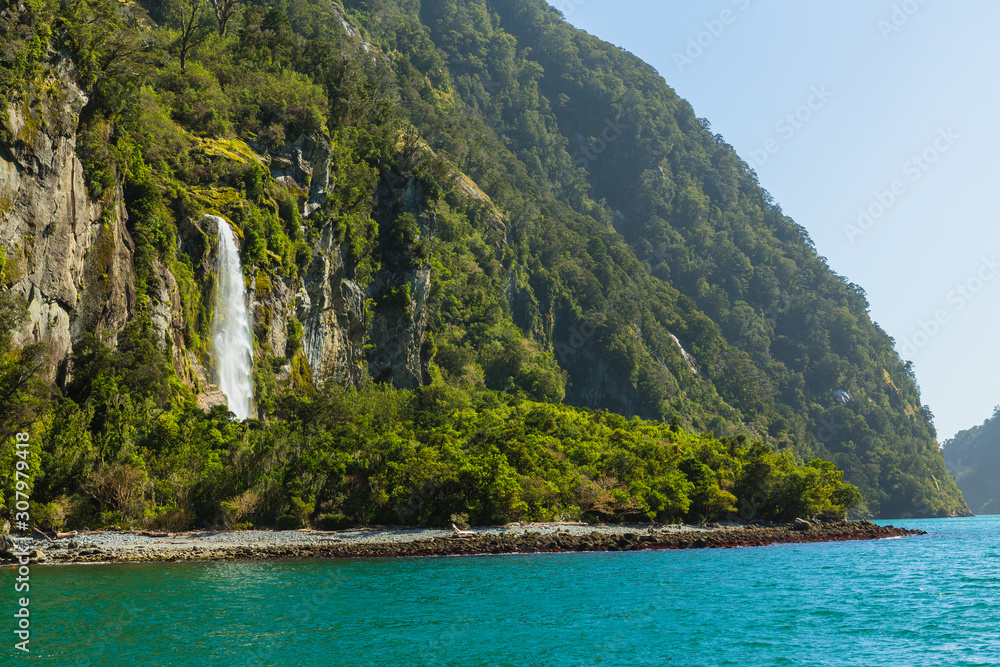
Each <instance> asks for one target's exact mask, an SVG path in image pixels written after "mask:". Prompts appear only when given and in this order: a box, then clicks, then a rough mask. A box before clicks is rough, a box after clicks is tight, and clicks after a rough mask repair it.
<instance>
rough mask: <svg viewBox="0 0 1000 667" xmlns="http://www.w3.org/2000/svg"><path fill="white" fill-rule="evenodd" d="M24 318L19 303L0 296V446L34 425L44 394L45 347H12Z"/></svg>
mask: <svg viewBox="0 0 1000 667" xmlns="http://www.w3.org/2000/svg"><path fill="white" fill-rule="evenodd" d="M0 272H2V265H0ZM24 315H25V307H24V303H23V302H22V301H21V300H19V299H15V298H14V297H12V296H11V295H10V293H9V292H5V293H0V442H7V441H8V439H9V438H11V437H12V436H13V435H14V433H16V432H18V431H20V430H21V429H23V428H25V427H27V426H28V425H29V424H30V423H31V422H33V421H34V417H35V414H36V412H37V410H38V409H39V408H40V406H41V399H40V398H39V397H40V396H42V395H43V393H44V392H43V391H42V389H41V387H40V386H38V385H39V384H40V379H39V372H40V371H41V370H42V368H43V367H44V366H45V363H46V361H47V355H46V353H45V352H46V350H45V345H44V344H43V343H34V344H31V345H25V346H23V347H18V346H16V345H15V344H14V332H15V331H16V330H17V328H18V327H19V326H20V324H21V323H22V322H23V321H24Z"/></svg>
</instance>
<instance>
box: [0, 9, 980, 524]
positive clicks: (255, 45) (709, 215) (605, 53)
mask: <svg viewBox="0 0 1000 667" xmlns="http://www.w3.org/2000/svg"><path fill="white" fill-rule="evenodd" d="M213 7H214V11H213ZM220 12H221V13H220ZM226 12H229V13H228V14H227V13H226ZM0 31H2V32H3V34H4V35H9V36H11V40H9V42H8V45H7V46H6V47H5V51H4V53H3V55H2V61H0V62H2V76H3V84H4V85H3V91H5V92H4V97H3V99H0V103H2V106H5V107H6V108H7V110H8V113H7V116H6V117H4V116H2V114H0V125H2V129H0V213H2V219H0V238H2V241H3V245H4V248H5V250H6V256H5V258H4V264H3V285H4V294H5V298H6V299H8V307H9V308H11V309H14V308H15V306H14V305H13V304H14V303H15V302H16V303H17V304H18V307H21V308H23V309H24V312H25V314H26V315H25V318H24V319H23V320H22V321H21V323H20V324H19V325H17V326H16V327H14V329H13V339H12V342H11V349H12V350H16V349H18V348H19V347H23V346H25V345H31V344H36V345H38V346H39V349H41V348H42V347H44V348H45V349H46V350H47V351H48V357H47V360H46V362H45V368H43V369H41V371H42V372H41V374H40V377H42V378H43V379H44V380H46V381H48V382H50V383H51V386H52V387H53V391H55V393H56V394H57V395H58V397H57V398H54V399H51V400H52V401H55V402H50V403H45V404H44V405H42V404H37V405H34V404H33V405H34V407H33V408H32V409H33V410H35V413H36V414H37V415H38V422H37V425H36V428H37V429H38V430H39V437H40V439H41V440H42V441H44V442H45V448H46V449H45V454H44V460H45V466H46V467H45V474H44V475H43V476H42V478H41V479H40V480H39V482H38V484H39V487H38V488H39V492H40V493H42V494H44V497H45V498H46V500H48V501H51V506H50V510H51V512H52V513H54V514H56V515H58V514H59V513H62V514H63V515H67V516H76V517H77V518H78V519H79V518H80V517H85V516H92V517H94V518H93V520H95V521H96V520H111V519H112V518H113V517H114V516H117V517H122V516H128V517H129V520H130V521H135V520H136V519H137V518H138V517H140V515H142V516H147V519H148V521H152V522H154V523H155V522H156V521H160V522H167V521H170V520H174V519H176V520H177V521H179V522H180V523H184V522H190V521H191V520H193V519H197V520H209V519H212V518H213V517H215V518H216V519H219V520H223V519H224V520H225V521H228V522H239V520H240V519H248V518H254V517H256V519H257V520H271V521H273V520H274V519H275V517H278V516H296V517H300V518H302V517H317V516H321V515H323V516H326V515H329V516H339V517H345V519H344V520H348V519H350V520H372V519H373V518H376V517H377V518H379V519H380V520H383V521H384V520H385V518H384V517H385V516H386V513H388V515H395V516H402V515H407V516H411V517H421V520H429V519H428V517H431V516H434V517H438V520H440V517H448V516H449V515H450V514H451V513H454V512H458V513H459V514H461V513H463V512H464V513H466V514H470V515H474V516H480V517H484V518H490V519H500V518H505V517H511V516H524V517H527V516H531V517H543V516H557V515H565V516H573V515H576V516H578V515H579V514H580V513H581V512H583V513H586V512H588V511H592V512H597V513H598V514H599V515H600V514H601V512H604V513H605V514H608V513H610V514H612V515H619V516H629V515H635V514H637V513H638V514H640V515H642V514H645V515H647V516H658V517H660V518H661V519H664V518H669V517H672V516H683V515H684V514H685V513H686V512H697V514H698V516H702V517H707V516H717V515H719V514H720V513H721V512H734V511H743V512H744V514H755V513H757V512H764V513H770V514H771V515H774V516H779V515H787V514H789V513H793V512H796V511H800V512H804V511H805V510H803V509H802V506H801V505H797V504H796V502H797V500H795V499H801V498H802V497H804V495H807V488H808V489H813V490H814V491H815V492H816V493H817V494H818V496H817V497H822V498H824V499H825V500H824V501H822V502H818V503H817V504H815V505H814V506H813V512H816V511H821V510H820V508H822V507H825V508H826V510H829V511H834V512H836V508H838V507H840V508H843V507H846V506H850V505H853V504H854V502H855V501H852V500H851V498H852V496H851V494H850V493H848V492H847V491H846V490H845V489H847V487H846V486H842V485H841V486H838V485H839V484H840V483H839V481H837V480H839V477H838V475H839V471H838V472H836V473H834V471H835V470H836V468H834V467H833V466H830V465H829V464H825V463H816V464H815V466H813V464H809V465H810V466H813V467H809V466H803V465H802V463H803V462H805V461H809V460H811V459H826V460H829V461H833V462H835V463H836V464H837V465H838V466H839V467H840V468H842V469H843V470H844V471H845V473H846V479H847V480H848V481H850V482H852V483H853V484H855V485H857V486H858V487H859V488H860V489H861V491H862V493H863V496H864V504H863V505H861V506H860V511H862V512H870V513H873V514H881V515H885V516H899V515H905V514H918V515H944V514H953V513H961V512H964V511H966V509H965V506H964V502H963V501H962V499H961V494H960V493H959V492H958V490H957V488H956V487H955V485H954V482H953V481H952V480H951V478H950V477H949V476H948V474H947V472H946V471H945V469H944V463H943V460H942V459H941V455H940V453H939V452H938V450H937V447H936V442H935V440H934V430H933V426H932V425H931V423H930V416H929V411H927V410H926V408H923V407H921V406H920V399H919V394H918V391H917V388H916V385H915V383H914V381H913V376H912V371H911V369H910V368H909V367H907V366H904V365H903V364H902V362H901V361H900V359H899V358H898V356H897V355H896V354H895V352H894V351H893V349H892V342H891V340H890V339H889V338H888V337H887V336H886V335H885V334H884V332H882V331H881V329H879V328H878V327H877V326H876V325H875V324H874V323H873V322H872V321H871V319H870V318H869V316H868V313H867V302H866V301H865V299H864V294H863V291H862V290H861V289H860V288H859V287H857V286H855V285H852V284H850V283H848V282H847V281H846V280H844V279H843V278H841V277H839V276H836V275H835V274H833V273H832V272H831V271H830V269H829V268H828V267H827V266H826V264H825V262H824V260H823V258H822V257H820V256H818V255H817V253H816V252H815V249H814V248H813V247H812V244H811V242H810V241H809V239H808V236H807V235H806V233H805V231H804V230H803V229H802V228H801V227H800V226H798V225H796V224H795V223H794V222H793V221H791V220H790V219H788V218H787V217H786V216H784V215H783V214H782V213H781V211H780V208H778V206H777V205H776V204H775V203H774V202H773V201H771V199H770V197H769V196H768V195H767V193H766V192H764V191H763V190H761V189H760V187H759V185H758V184H757V182H756V178H755V176H754V175H753V172H752V171H750V170H749V168H748V167H747V166H746V164H745V163H743V162H742V161H741V160H740V159H739V157H738V156H737V155H736V154H735V153H734V152H733V151H732V149H731V148H730V147H729V146H728V145H727V144H725V142H724V141H723V140H722V138H721V137H718V136H717V135H712V134H711V133H710V131H709V129H708V125H707V123H706V122H704V121H702V120H701V119H698V118H697V117H696V116H695V115H694V113H693V111H692V110H691V108H690V106H689V105H687V103H686V102H684V101H683V100H680V99H679V98H678V97H677V96H676V94H675V93H674V92H673V91H672V90H671V89H670V88H669V87H667V85H666V84H665V83H664V82H663V80H662V79H660V78H659V76H658V75H656V73H655V72H653V71H652V70H651V69H650V68H649V67H648V66H646V65H645V64H643V63H641V62H640V61H638V60H637V59H635V58H634V57H632V56H630V55H629V54H627V53H623V52H622V51H620V50H619V49H616V48H614V47H611V46H610V45H607V44H605V43H602V42H600V41H599V40H597V39H595V38H593V37H590V36H588V35H586V34H583V33H580V32H579V31H576V30H574V29H572V28H571V27H570V26H568V25H567V24H566V23H565V22H564V21H562V19H561V18H560V16H559V15H558V13H557V12H555V11H554V10H552V9H551V8H549V7H548V6H547V5H546V4H545V3H543V2H534V1H530V0H525V1H520V0H510V1H509V2H508V1H497V2H486V1H485V0H470V1H468V2H453V1H451V2H449V1H444V0H441V1H425V2H420V3H418V2H405V3H404V2H400V3H395V2H388V1H385V2H375V1H372V2H347V3H345V4H344V5H343V6H342V5H338V4H335V3H331V2H325V1H324V0H297V1H291V2H288V3H285V4H283V5H281V6H280V7H269V6H265V5H259V4H256V3H253V2H245V3H244V2H234V3H217V4H215V5H214V6H213V5H209V4H208V3H202V2H196V1H195V0H177V1H176V2H171V3H159V2H147V3H140V4H139V5H136V6H132V5H129V6H120V5H118V4H117V3H113V2H107V1H105V0H97V1H95V2H90V3H78V4H76V5H73V6H59V5H57V4H54V3H46V2H34V3H32V2H26V3H8V4H7V5H5V7H4V9H3V12H2V14H0ZM207 214H210V215H216V216H221V217H222V218H224V219H225V220H227V221H229V222H231V223H232V225H233V227H234V228H235V229H236V230H238V233H239V234H240V235H241V239H240V243H241V256H242V257H241V258H242V261H243V266H244V274H245V280H246V284H247V288H248V305H249V308H250V312H251V314H252V320H253V323H252V324H253V332H254V337H255V340H256V343H255V354H254V360H255V366H254V381H255V385H256V387H255V389H256V391H255V395H256V396H257V402H258V405H257V412H258V415H259V416H260V417H261V419H262V422H261V423H262V424H266V426H262V427H261V428H263V429H264V430H263V431H261V432H259V433H258V434H257V435H254V433H255V431H254V427H247V426H245V425H237V424H234V423H229V422H226V421H225V410H224V409H219V408H215V409H212V406H213V405H218V404H219V403H220V402H224V397H220V396H219V395H218V393H217V392H216V391H215V387H214V386H213V379H212V378H213V374H214V368H213V364H214V363H215V362H214V353H213V350H212V347H211V344H210V336H209V330H210V327H211V322H212V318H213V312H212V303H213V299H212V296H213V293H214V289H215V283H216V272H217V266H216V264H217V260H216V245H217V238H216V237H215V232H214V227H213V225H212V224H211V223H209V219H208V218H207V217H206V215H207ZM373 383H374V384H373ZM340 387H346V388H358V389H360V390H361V391H360V393H359V392H353V393H352V392H351V391H348V392H344V391H343V390H342V389H339V388H340ZM389 387H394V388H396V389H389ZM18 391H21V392H22V394H23V393H24V391H26V390H24V389H23V388H22V389H19V390H18ZM317 391H318V392H319V393H317ZM352 391H353V390H352ZM387 391H388V392H389V393H388V394H385V393H384V392H387ZM395 391H399V392H400V393H393V392H395ZM338 392H339V393H338ZM373 392H374V393H373ZM379 392H383V393H379ZM15 393H16V392H15ZM14 395H15V394H12V396H14ZM18 395H20V394H18ZM195 397H197V398H198V402H200V405H201V406H202V408H204V409H212V411H210V412H209V413H208V415H209V416H208V417H204V419H206V420H208V421H207V422H206V423H204V424H202V422H201V420H202V419H203V417H197V416H191V415H195V413H189V412H186V411H187V410H189V408H190V406H191V405H193V404H194V403H193V401H194V399H195ZM359 397H360V398H359ZM845 397H846V398H845ZM24 400H27V399H26V398H25V399H24ZM358 401H361V402H360V403H359V402H358ZM366 401H367V402H366ZM372 401H374V402H375V403H378V405H376V404H375V403H372ZM497 401H500V402H504V401H506V402H508V403H509V405H508V407H504V408H501V407H500V406H499V405H498V404H497V403H496V402H497ZM522 401H529V402H530V404H531V405H536V404H537V407H532V408H530V409H528V408H527V407H524V408H521V407H518V405H521V403H520V402H522ZM559 403H566V404H569V405H572V406H579V407H581V408H589V409H598V410H605V411H610V412H611V413H618V414H620V415H624V417H625V418H631V417H640V418H644V419H652V420H658V423H660V426H656V427H653V426H652V425H650V426H649V427H648V428H647V427H646V426H640V425H641V424H646V422H642V421H639V420H633V421H628V420H627V419H620V418H618V417H616V416H615V415H610V417H613V419H610V422H608V420H607V419H606V418H604V417H600V416H599V415H602V414H607V413H601V412H599V413H579V414H596V415H598V417H596V419H597V422H595V423H596V424H604V425H603V426H600V427H599V428H598V427H597V426H595V425H594V424H591V422H589V421H588V420H589V419H590V417H587V418H585V419H584V418H583V417H580V418H581V419H584V421H585V422H586V423H587V424H589V425H588V426H586V427H583V426H580V425H579V424H578V425H577V426H575V427H574V426H571V425H570V422H574V420H576V419H577V417H571V415H576V414H578V413H577V412H575V411H572V410H569V409H568V408H563V407H559V408H558V409H556V408H555V407H553V410H556V411H555V412H549V411H547V409H543V407H542V406H545V405H546V404H548V405H553V404H559ZM194 409H197V408H194ZM525 410H527V412H525ZM566 410H569V411H568V412H567V411H566ZM491 411H499V412H497V415H499V414H501V413H502V414H504V415H506V417H505V418H506V419H512V418H514V417H513V415H515V414H516V415H520V417H517V420H523V419H524V418H525V417H524V415H525V414H528V413H530V414H531V415H533V416H531V417H530V418H529V419H527V421H525V422H524V423H523V424H522V426H521V427H520V428H521V430H522V431H524V432H515V431H509V429H508V427H502V425H501V423H500V422H496V423H495V424H494V423H493V422H491V421H490V419H492V418H493V417H490V418H487V417H486V415H487V413H489V414H493V412H491ZM508 411H513V412H511V413H510V414H508ZM141 415H145V416H144V417H143V416H141ZM182 415H189V416H188V417H182ZM463 415H464V416H463ZM619 419H620V421H619ZM189 420H193V421H189ZM219 420H221V421H219ZM481 420H485V421H481ZM574 423H575V422H574ZM608 423H611V424H613V426H611V427H608V425H607V424H608ZM310 424H311V425H310ZM628 424H631V426H628ZM650 424H652V423H650ZM665 424H672V426H671V427H667V426H666V425H665ZM501 427H502V428H501ZM248 428H249V430H247V429H248ZM581 428H582V429H583V430H582V431H580V430H579V429H581ZM595 428H597V431H594V429H595ZM605 428H609V429H610V430H607V431H606V432H605V431H604V430H602V429H605ZM661 428H662V429H666V430H664V431H662V432H661V430H659V429H661ZM186 429H188V430H186ZM190 429H195V430H197V431H198V433H201V435H197V434H196V433H195V432H193V431H190ZM199 429H201V430H199ZM314 429H316V430H314ZM367 429H375V431H374V432H370V431H369V430H367ZM380 429H381V430H382V433H381V435H382V436H384V437H386V438H388V440H386V441H385V442H383V443H381V444H378V443H374V444H373V443H372V442H370V441H365V443H364V444H362V443H361V441H362V440H365V438H368V437H369V435H370V434H371V433H377V432H379V431H380ZM386 429H388V431H387V430H386ZM400 429H402V430H400ZM498 429H499V430H498ZM504 429H507V430H504ZM574 429H576V430H574ZM685 430H691V431H701V432H709V431H711V432H712V433H713V434H714V436H718V437H720V438H723V439H722V440H715V439H714V438H713V437H708V438H707V440H705V441H704V442H702V441H700V440H697V439H696V440H695V441H688V440H685V437H687V436H683V437H682V435H680V434H683V433H684V432H685ZM389 431H391V432H392V433H389ZM508 431H509V432H508ZM583 432H586V433H590V434H591V436H588V437H593V438H596V440H595V442H597V441H600V442H602V443H603V444H602V445H601V446H600V447H598V448H597V449H596V450H591V449H590V448H589V447H590V446H589V445H588V447H586V448H576V446H575V445H572V444H571V443H573V442H576V440H575V439H576V438H579V437H583V436H582V435H580V434H581V433H583ZM574 433H576V435H574ZM640 433H646V435H639V434H640ZM215 434H218V435H217V436H216V435H215ZM669 434H674V435H669ZM390 436H391V437H390ZM692 437H694V436H692ZM70 438H75V440H76V442H77V446H73V445H71V444H70ZM206 438H207V439H206ZM248 438H249V439H250V440H248ZM255 438H260V439H262V440H259V441H258V440H254V439H255ZM359 439H360V440H359ZM585 439H586V438H585ZM251 440H252V441H253V442H256V443H257V444H252V443H251ZM757 440H760V441H762V442H761V443H760V444H759V445H752V443H753V442H754V441H757ZM180 442H184V443H185V445H184V447H181V446H180V445H179V444H178V443H180ZM345 443H349V444H345ZM416 443H419V445H418V444H416ZM657 443H658V444H657ZM682 443H687V444H683V445H682ZM713 443H714V444H713ZM595 446H596V445H595ZM755 447H758V448H757V449H755ZM759 447H763V449H760V448H759ZM213 452H214V453H213ZM584 452H587V453H584ZM184 460H187V461H189V462H194V461H198V462H199V463H197V465H195V464H194V463H191V465H189V466H188V467H187V469H188V470H189V472H183V470H185V464H182V461H184ZM213 461H215V463H213ZM251 461H252V462H253V465H251V464H250V462H251ZM751 461H757V464H751ZM796 461H797V462H796ZM216 465H219V466H223V468H222V469H226V468H227V466H228V469H229V473H228V474H223V473H222V471H221V470H222V469H216V468H215V467H214V466H216ZM754 465H757V467H756V468H754ZM254 466H256V467H254ZM191 471H193V472H191ZM810 471H812V472H810ZM171 480H172V481H171ZM474 480H475V481H474ZM123 489H124V490H123ZM476 489H478V490H476ZM820 489H821V490H820ZM831 494H833V495H831ZM837 494H840V495H837ZM755 498H756V500H754V499H755ZM831 499H832V500H831ZM824 503H825V504H824ZM793 507H794V508H796V509H792V508H793ZM588 508H589V509H588ZM764 508H767V509H766V510H765V509H764ZM88 513H89V514H88ZM95 513H96V514H95ZM101 517H104V519H101ZM170 517H174V519H170ZM220 517H221V518H220ZM81 520H82V519H81Z"/></svg>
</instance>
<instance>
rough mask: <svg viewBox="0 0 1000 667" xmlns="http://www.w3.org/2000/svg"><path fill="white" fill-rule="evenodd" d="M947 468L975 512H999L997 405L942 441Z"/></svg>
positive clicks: (999, 425)
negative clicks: (981, 419) (987, 415)
mask: <svg viewBox="0 0 1000 667" xmlns="http://www.w3.org/2000/svg"><path fill="white" fill-rule="evenodd" d="M944 460H945V462H946V463H947V464H948V471H949V472H950V473H951V474H952V475H953V476H954V477H955V481H956V482H958V486H959V488H960V489H962V493H963V494H964V496H965V499H966V502H968V503H969V508H970V509H971V510H972V511H973V512H976V513H977V514H1000V477H998V476H997V471H998V470H1000V406H997V407H996V408H994V409H993V416H992V417H990V418H989V419H987V420H986V421H985V422H983V423H982V424H980V425H979V426H974V427H972V428H970V429H967V430H965V431H960V432H958V433H957V434H956V435H955V437H954V438H951V439H950V440H947V441H946V442H945V443H944Z"/></svg>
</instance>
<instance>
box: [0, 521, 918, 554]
mask: <svg viewBox="0 0 1000 667" xmlns="http://www.w3.org/2000/svg"><path fill="white" fill-rule="evenodd" d="M252 532H253V533H254V534H252V535H251V534H249V533H183V534H169V535H151V534H145V535H143V534H136V533H111V532H104V533H91V534H84V535H79V536H76V537H73V538H70V539H60V540H48V541H46V540H40V539H38V538H28V539H23V538H22V539H17V540H16V545H17V546H16V550H17V551H20V552H21V553H23V552H28V553H29V554H31V555H30V560H31V561H32V562H35V563H163V562H178V561H238V560H277V559H309V558H390V557H428V556H458V555H467V556H472V555H489V554H512V553H557V552H570V551H581V552H582V551H641V550H648V549H717V548H735V547H761V546H768V545H772V544H787V543H807V542H838V541H847V540H876V539H885V538H891V537H903V536H912V535H923V534H926V533H925V531H921V530H909V529H905V528H896V527H894V526H878V525H876V524H874V523H871V522H868V521H841V522H832V523H807V522H796V523H794V524H785V525H767V526H755V525H745V526H719V527H714V528H703V527H694V526H683V527H677V526H664V527H648V526H573V527H561V526H547V527H524V528H522V527H515V528H510V527H508V528H485V529H476V530H473V531H462V532H461V533H459V532H452V531H443V530H425V529H394V530H393V529H383V530H378V529H365V530H355V531H339V532H337V533H317V532H315V531H313V532H304V531H288V532H265V531H252ZM14 560H16V557H15V555H14V554H13V552H12V551H11V550H8V551H5V552H0V561H3V562H13V561H14Z"/></svg>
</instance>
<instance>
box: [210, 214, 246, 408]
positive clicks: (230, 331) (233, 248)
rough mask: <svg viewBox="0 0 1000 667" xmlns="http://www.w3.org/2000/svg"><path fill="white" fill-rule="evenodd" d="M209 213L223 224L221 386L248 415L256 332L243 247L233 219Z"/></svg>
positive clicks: (218, 339) (217, 330) (216, 320)
mask: <svg viewBox="0 0 1000 667" xmlns="http://www.w3.org/2000/svg"><path fill="white" fill-rule="evenodd" d="M208 217H210V218H212V219H213V220H215V222H216V223H217V224H218V227H219V282H218V285H217V286H216V295H215V316H214V317H213V318H212V342H213V344H214V347H215V359H216V368H217V374H218V378H219V389H220V390H221V391H222V393H223V394H225V395H226V398H227V399H228V400H229V409H230V411H232V413H233V414H235V415H236V417H237V418H239V419H247V418H248V417H251V416H252V412H253V407H252V406H253V375H252V373H251V372H252V370H253V336H252V334H251V333H250V317H249V315H248V313H247V304H246V287H245V286H244V283H243V269H242V267H241V266H240V251H239V247H238V246H237V245H236V236H235V235H234V234H233V230H232V228H230V226H229V223H228V222H226V221H225V220H223V219H222V218H220V217H218V216H214V215H210V216H208Z"/></svg>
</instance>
